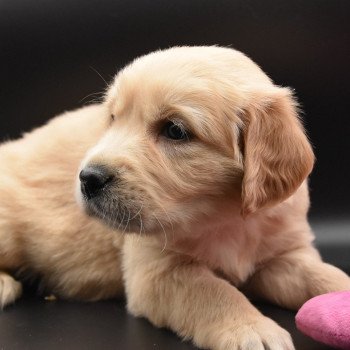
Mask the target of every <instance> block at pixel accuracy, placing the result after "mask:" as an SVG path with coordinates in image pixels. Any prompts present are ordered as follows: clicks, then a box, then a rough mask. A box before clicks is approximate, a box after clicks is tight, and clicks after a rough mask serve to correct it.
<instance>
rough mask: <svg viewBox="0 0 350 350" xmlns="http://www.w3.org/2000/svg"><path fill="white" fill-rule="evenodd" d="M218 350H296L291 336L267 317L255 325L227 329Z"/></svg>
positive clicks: (218, 344)
mask: <svg viewBox="0 0 350 350" xmlns="http://www.w3.org/2000/svg"><path fill="white" fill-rule="evenodd" d="M213 349H215V350H216V349H217V350H295V348H294V345H293V341H292V338H291V336H290V334H289V333H288V332H287V331H286V330H284V329H283V328H281V327H280V326H278V325H277V324H276V323H275V322H274V321H272V320H270V319H269V318H267V317H262V318H261V319H259V320H257V321H256V322H254V323H251V324H246V325H241V326H238V327H237V328H232V329H226V330H225V331H223V332H222V333H221V335H220V337H219V340H218V342H217V344H216V346H214V347H213Z"/></svg>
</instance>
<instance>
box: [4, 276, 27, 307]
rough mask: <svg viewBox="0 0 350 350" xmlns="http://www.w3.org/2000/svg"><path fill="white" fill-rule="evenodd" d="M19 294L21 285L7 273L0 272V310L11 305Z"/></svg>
mask: <svg viewBox="0 0 350 350" xmlns="http://www.w3.org/2000/svg"><path fill="white" fill-rule="evenodd" d="M21 294H22V285H21V283H20V282H18V281H16V280H15V279H14V278H13V277H11V276H10V275H8V274H7V273H4V272H0V308H1V309H3V308H4V307H5V306H6V305H8V304H11V303H13V302H14V301H15V300H16V299H17V298H19V297H20V296H21Z"/></svg>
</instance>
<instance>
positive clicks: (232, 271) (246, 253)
mask: <svg viewBox="0 0 350 350" xmlns="http://www.w3.org/2000/svg"><path fill="white" fill-rule="evenodd" d="M259 242H260V240H259V235H258V234H256V233H255V232H251V231H250V232H249V231H247V230H246V229H245V228H244V227H228V228H222V230H221V231H218V232H214V233H213V232H211V233H205V234H204V235H202V236H201V237H200V238H197V239H195V240H193V241H192V242H191V243H188V246H187V249H186V250H187V252H186V253H187V254H188V255H191V256H192V257H194V258H195V259H196V260H198V261H201V262H203V263H205V264H206V265H207V266H208V267H209V268H210V269H211V270H213V271H215V272H217V273H218V274H220V275H223V276H224V277H225V278H226V279H227V280H229V281H230V282H231V283H233V284H234V285H236V286H239V285H240V284H242V283H243V282H244V281H246V280H247V278H248V277H249V276H250V275H251V274H252V273H253V272H254V270H255V266H256V262H257V261H258V260H259V257H258V250H259Z"/></svg>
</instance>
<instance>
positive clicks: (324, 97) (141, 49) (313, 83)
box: [0, 0, 350, 216]
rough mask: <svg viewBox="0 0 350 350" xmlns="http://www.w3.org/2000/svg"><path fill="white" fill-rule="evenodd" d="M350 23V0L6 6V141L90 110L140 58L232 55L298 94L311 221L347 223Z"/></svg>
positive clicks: (2, 38) (2, 130)
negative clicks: (172, 50)
mask: <svg viewBox="0 0 350 350" xmlns="http://www.w3.org/2000/svg"><path fill="white" fill-rule="evenodd" d="M349 18H350V2H349V1H348V0H308V1H305V0H290V1H280V0H276V1H273V0H264V1H259V0H255V1H251V0H240V1H237V0H230V1H224V0H215V1H214V0H213V1H209V0H178V1H164V0H152V1H151V0H142V1H140V0H138V1H136V0H129V1H120V0H107V1H98V0H93V1H82V0H74V1H70V0H69V1H68V0H59V1H54V0H52V1H48V0H35V1H34V0H32V1H17V0H2V1H1V2H0V45H1V47H0V53H1V59H0V63H1V64H0V66H1V68H0V69H1V95H0V106H1V109H0V113H1V115H0V138H1V139H7V138H13V137H16V136H18V135H19V134H20V132H23V131H26V130H28V129H30V128H32V127H33V126H37V125H40V124H42V123H43V122H45V121H46V120H48V119H49V118H51V117H52V116H53V115H55V114H58V113H61V112H62V111H64V110H69V109H72V108H76V107H78V106H81V105H83V104H87V103H89V102H90V101H92V100H94V99H95V98H97V96H98V95H90V94H92V93H98V92H101V91H103V89H104V88H105V83H104V81H103V79H105V80H106V81H107V82H109V81H111V79H112V77H113V75H114V74H115V73H116V72H117V71H118V69H120V68H121V67H122V66H123V65H125V64H126V63H128V62H129V61H130V60H131V59H133V58H135V57H136V56H139V55H141V54H144V53H147V52H150V51H153V50H155V49H159V48H167V47H169V46H173V45H208V44H218V45H225V46H231V47H234V48H236V49H239V50H241V51H243V52H245V53H246V54H248V55H249V56H250V57H251V58H253V59H254V60H255V61H256V62H257V63H258V64H260V65H261V66H262V68H263V69H264V70H265V71H266V72H267V73H268V74H269V75H270V76H271V77H272V78H273V79H274V81H275V82H276V83H277V84H280V85H284V86H291V87H293V88H294V89H295V90H296V95H297V97H298V99H299V101H300V103H301V105H302V108H303V110H304V112H305V115H304V120H305V125H306V128H307V130H308V133H309V135H310V138H311V140H312V143H313V145H314V148H315V152H316V157H317V163H316V167H315V170H314V172H313V175H312V177H311V186H310V187H311V196H312V203H313V208H312V214H313V215H314V216H315V215H316V216H317V215H321V216H324V215H326V216H332V215H333V216H334V215H335V216H344V215H345V216H346V215H348V214H349V209H350V205H349V202H350V201H349V200H348V199H347V198H348V197H349V196H350V190H349V185H348V182H349V179H350V166H349V157H348V154H349V150H350V127H349V114H348V105H349V102H348V101H349V96H350V88H349V84H350V70H349V62H350V40H349V32H350V31H349V29H350V21H349ZM97 72H98V73H97ZM100 75H101V76H102V77H103V79H102V78H101V77H100ZM89 95H90V96H89Z"/></svg>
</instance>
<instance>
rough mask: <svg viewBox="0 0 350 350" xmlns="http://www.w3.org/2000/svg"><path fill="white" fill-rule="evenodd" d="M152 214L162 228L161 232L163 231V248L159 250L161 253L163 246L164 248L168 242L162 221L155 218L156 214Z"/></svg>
mask: <svg viewBox="0 0 350 350" xmlns="http://www.w3.org/2000/svg"><path fill="white" fill-rule="evenodd" d="M153 216H154V217H155V219H156V220H157V221H158V222H159V225H160V227H161V228H162V230H163V233H164V246H163V249H162V250H161V253H163V252H164V251H165V248H166V246H167V244H168V237H167V235H166V232H165V229H164V226H163V225H162V223H161V222H160V221H159V220H158V218H157V216H156V215H155V214H153Z"/></svg>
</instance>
